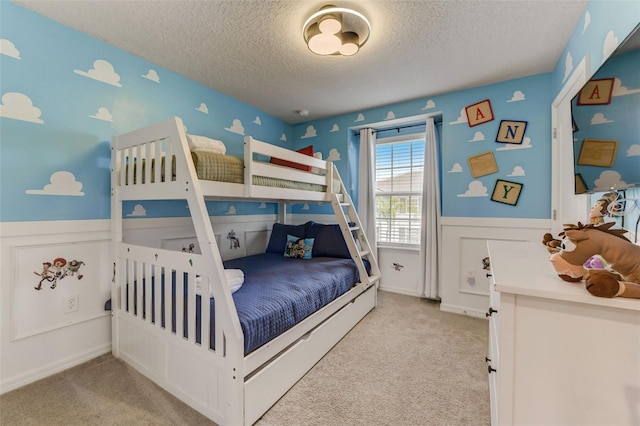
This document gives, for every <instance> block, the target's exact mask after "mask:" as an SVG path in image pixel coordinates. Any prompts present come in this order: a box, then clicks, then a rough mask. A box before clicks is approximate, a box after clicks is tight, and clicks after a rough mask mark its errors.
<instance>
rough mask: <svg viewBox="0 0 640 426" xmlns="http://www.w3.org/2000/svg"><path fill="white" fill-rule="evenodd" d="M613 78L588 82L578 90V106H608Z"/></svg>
mask: <svg viewBox="0 0 640 426" xmlns="http://www.w3.org/2000/svg"><path fill="white" fill-rule="evenodd" d="M614 81H615V78H601V79H599V80H589V81H588V82H587V84H585V85H584V87H583V88H582V90H580V96H578V105H609V103H611V93H612V92H613V83H614Z"/></svg>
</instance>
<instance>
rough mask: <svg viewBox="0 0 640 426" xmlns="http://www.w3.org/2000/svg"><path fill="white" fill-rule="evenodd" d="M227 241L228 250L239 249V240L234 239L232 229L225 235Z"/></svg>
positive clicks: (234, 235) (234, 234)
mask: <svg viewBox="0 0 640 426" xmlns="http://www.w3.org/2000/svg"><path fill="white" fill-rule="evenodd" d="M227 240H229V249H233V250H237V249H239V248H240V240H239V239H238V238H237V237H236V233H235V231H234V230H233V229H232V230H231V231H230V232H229V233H228V234H227Z"/></svg>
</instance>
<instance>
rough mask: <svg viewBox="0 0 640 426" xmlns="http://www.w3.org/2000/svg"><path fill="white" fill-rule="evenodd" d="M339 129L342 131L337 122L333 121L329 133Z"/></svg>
mask: <svg viewBox="0 0 640 426" xmlns="http://www.w3.org/2000/svg"><path fill="white" fill-rule="evenodd" d="M339 131H340V127H339V126H338V125H337V124H336V123H333V126H332V127H331V130H329V133H332V132H339Z"/></svg>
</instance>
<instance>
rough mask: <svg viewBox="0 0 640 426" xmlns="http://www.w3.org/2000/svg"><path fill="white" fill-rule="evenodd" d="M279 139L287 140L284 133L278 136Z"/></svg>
mask: <svg viewBox="0 0 640 426" xmlns="http://www.w3.org/2000/svg"><path fill="white" fill-rule="evenodd" d="M280 140H281V141H285V142H286V141H287V135H285V134H284V133H283V134H282V136H280Z"/></svg>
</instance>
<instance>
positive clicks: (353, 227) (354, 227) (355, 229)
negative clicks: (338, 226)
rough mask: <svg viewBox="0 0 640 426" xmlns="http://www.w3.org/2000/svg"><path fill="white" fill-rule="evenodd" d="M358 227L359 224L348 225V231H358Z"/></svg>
mask: <svg viewBox="0 0 640 426" xmlns="http://www.w3.org/2000/svg"><path fill="white" fill-rule="evenodd" d="M359 229H360V227H359V226H350V227H349V231H351V232H353V231H358V230H359Z"/></svg>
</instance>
